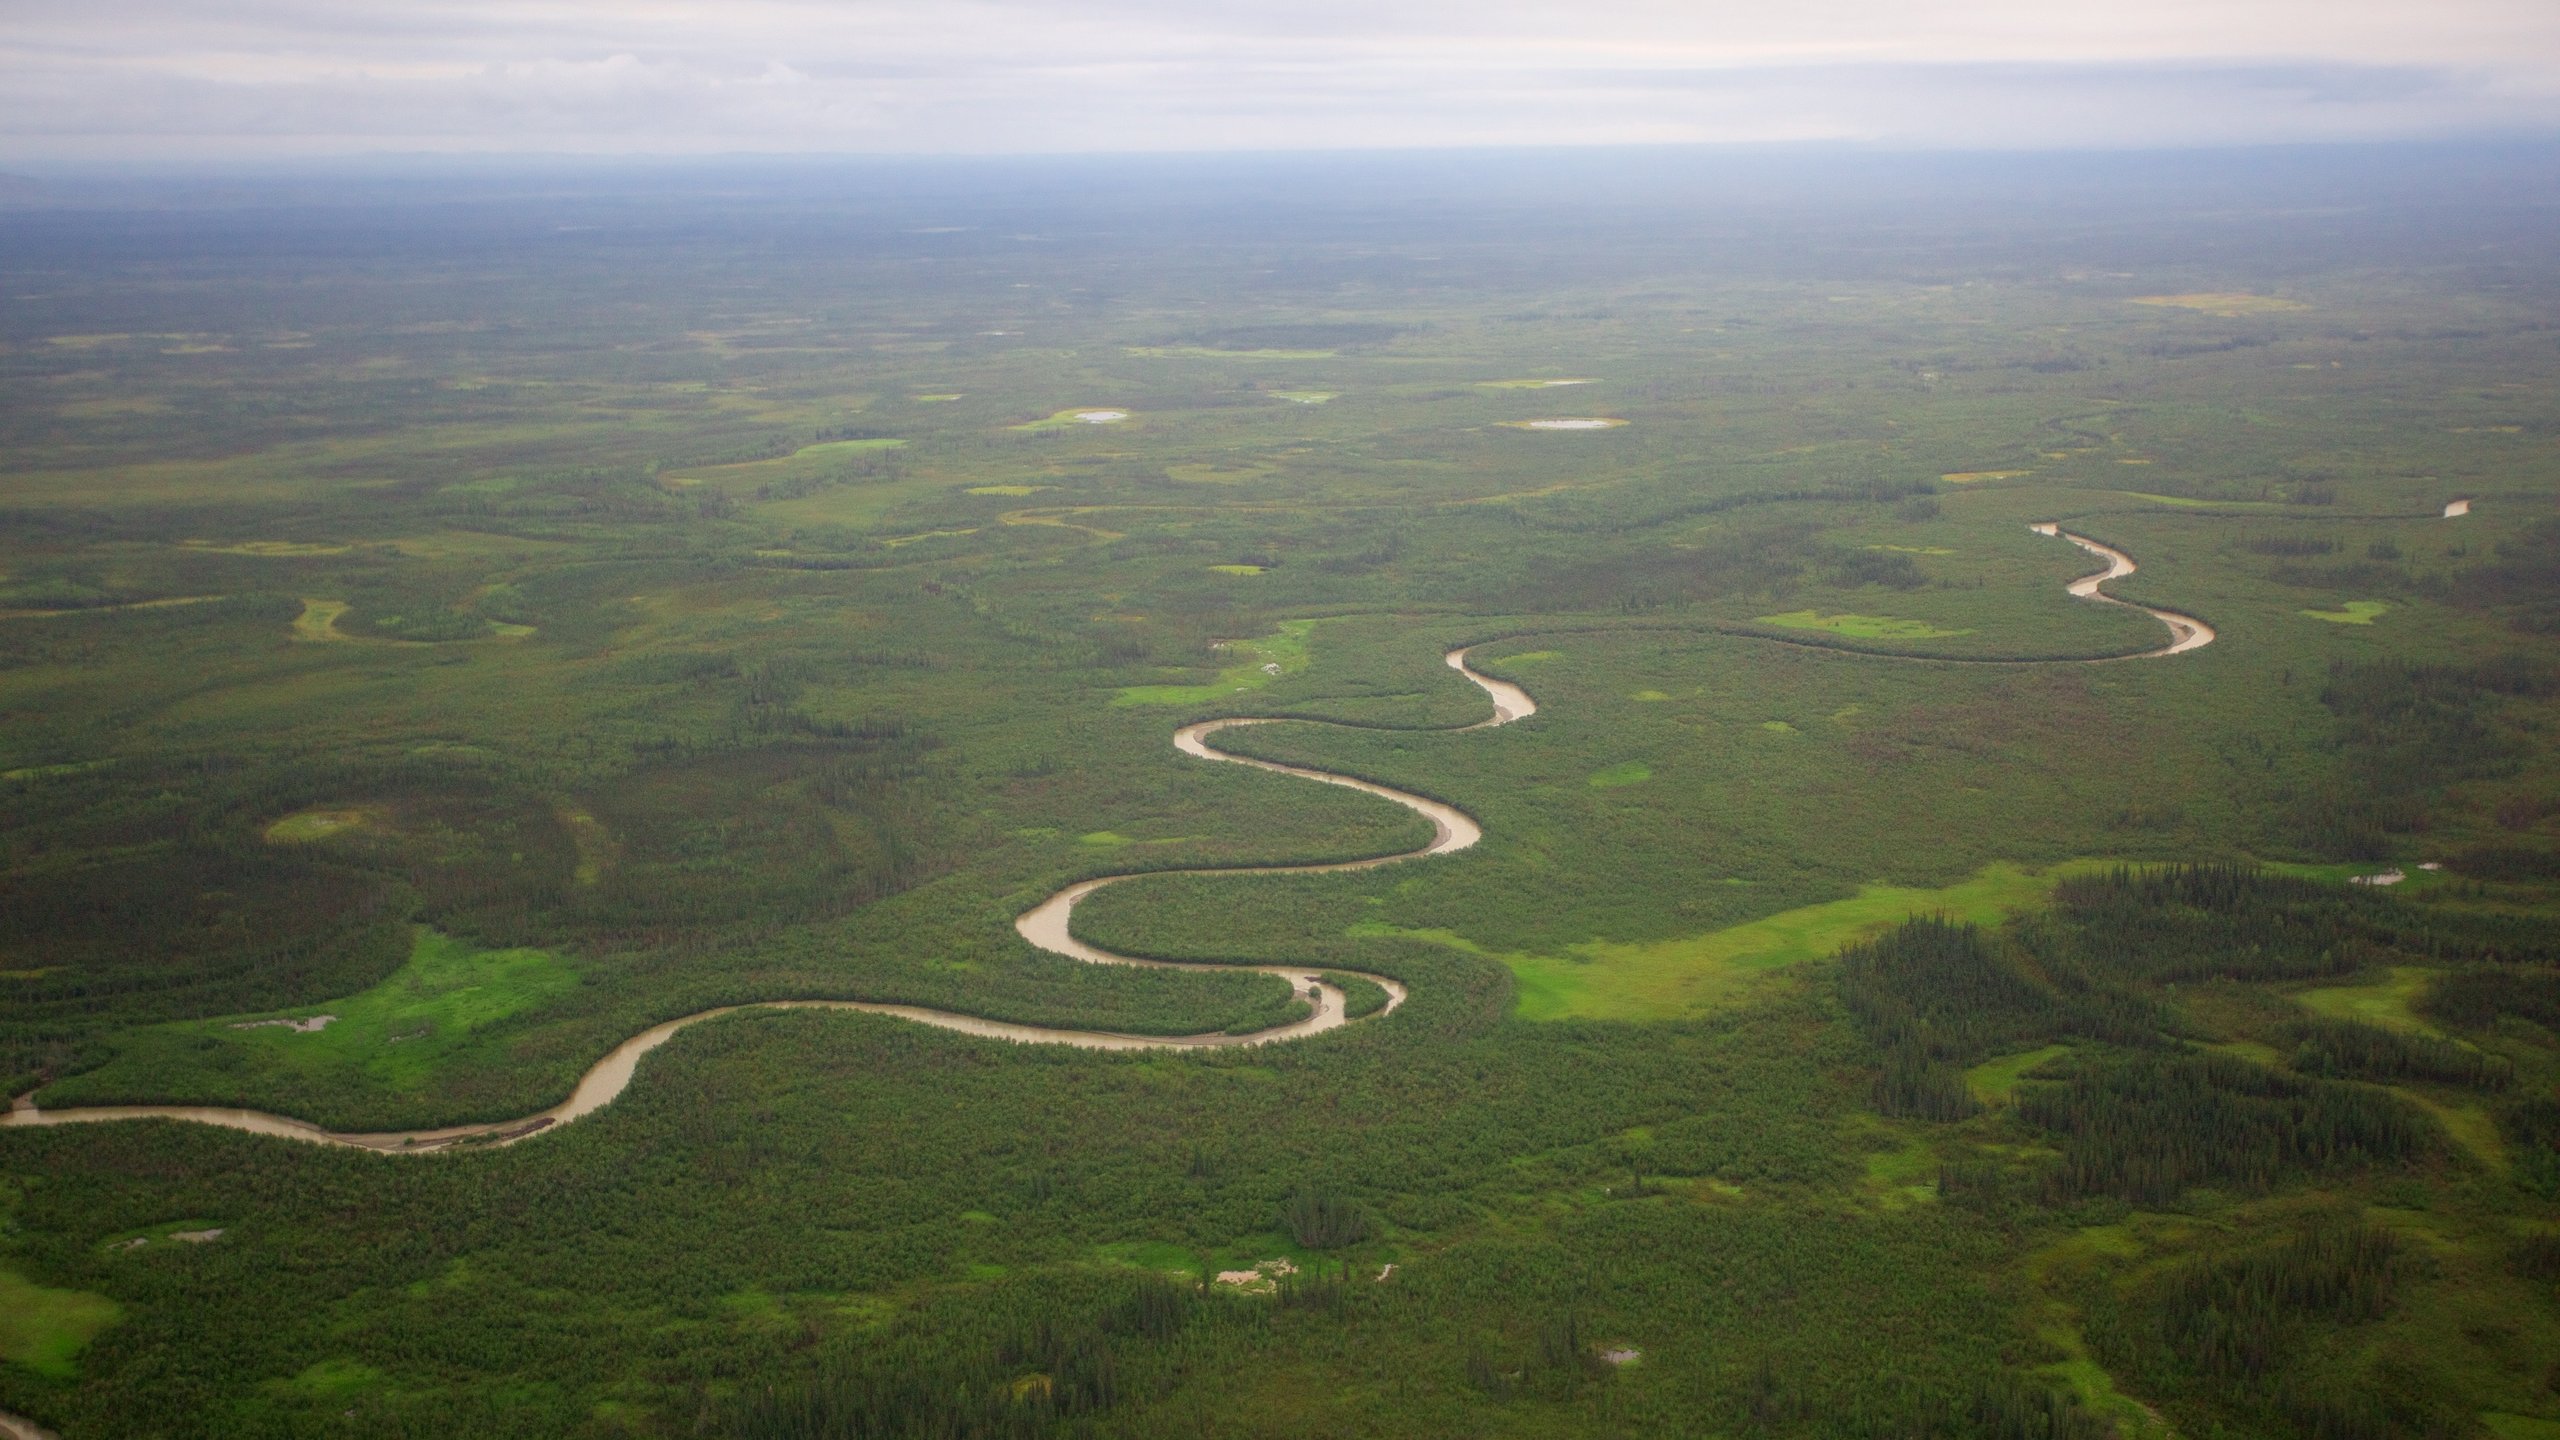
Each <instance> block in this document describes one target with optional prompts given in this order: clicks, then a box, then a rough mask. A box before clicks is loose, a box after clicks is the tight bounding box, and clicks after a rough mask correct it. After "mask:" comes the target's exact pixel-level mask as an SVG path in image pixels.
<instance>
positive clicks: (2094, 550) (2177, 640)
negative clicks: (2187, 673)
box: [2027, 520, 2214, 660]
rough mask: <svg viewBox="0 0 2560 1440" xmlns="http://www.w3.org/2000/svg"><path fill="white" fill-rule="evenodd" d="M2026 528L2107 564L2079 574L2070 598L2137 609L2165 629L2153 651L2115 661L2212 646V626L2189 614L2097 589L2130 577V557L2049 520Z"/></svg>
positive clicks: (2179, 653)
mask: <svg viewBox="0 0 2560 1440" xmlns="http://www.w3.org/2000/svg"><path fill="white" fill-rule="evenodd" d="M2027 528H2028V529H2030V530H2033V531H2034V532H2036V533H2037V534H2039V535H2052V536H2056V537H2058V538H2061V539H2064V540H2068V541H2070V542H2071V543H2072V544H2074V545H2077V546H2079V547H2080V548H2081V549H2083V550H2086V551H2088V552H2089V553H2090V554H2092V555H2095V556H2097V557H2098V558H2099V559H2101V560H2104V561H2106V562H2107V568H2106V569H2104V570H2101V571H2099V572H2098V573H2096V574H2094V575H2083V576H2081V577H2080V578H2079V579H2077V580H2074V581H2072V582H2071V584H2070V586H2069V589H2070V591H2071V593H2072V595H2073V596H2075V597H2077V598H2079V599H2082V600H2095V601H2097V602H2098V603H2099V604H2101V605H2122V606H2124V607H2125V608H2126V609H2128V610H2139V611H2141V612H2142V613H2143V614H2145V615H2148V616H2150V617H2151V618H2152V619H2154V620H2157V621H2159V622H2160V623H2161V624H2163V625H2165V626H2167V627H2169V643H2168V644H2166V645H2164V646H2162V647H2160V648H2159V649H2157V650H2145V651H2142V652H2141V653H2139V654H2135V655H2126V656H2121V657H2119V658H2121V659H2126V660H2148V659H2151V658H2153V657H2155V656H2160V655H2183V654H2185V653H2186V652H2188V651H2190V650H2201V649H2203V648H2204V647H2206V646H2207V645H2210V644H2212V643H2213V641H2214V633H2213V627H2212V626H2210V625H2207V624H2206V623H2204V622H2203V621H2201V620H2199V619H2197V618H2196V617H2194V616H2193V615H2181V614H2179V613H2178V612H2177V611H2175V610H2156V609H2153V608H2152V607H2151V606H2148V605H2136V604H2134V603H2133V602H2132V601H2130V600H2119V599H2117V598H2116V597H2114V596H2113V595H2109V594H2107V593H2106V592H2105V591H2103V590H2100V589H2099V588H2098V587H2099V586H2101V585H2104V584H2106V583H2107V582H2108V581H2110V580H2121V579H2123V578H2124V577H2126V576H2127V575H2130V574H2132V573H2133V572H2134V571H2135V570H2137V569H2139V568H2141V567H2139V566H2137V565H2135V564H2134V563H2133V557H2132V556H2130V555H2127V554H2126V553H2124V552H2123V551H2121V550H2118V549H2117V548H2115V547H2114V546H2112V545H2101V544H2099V543H2098V542H2097V541H2095V540H2092V539H2090V538H2089V537H2087V536H2085V535H2074V534H2072V533H2071V532H2070V531H2068V530H2065V529H2063V528H2062V527H2061V526H2060V525H2057V524H2055V523H2054V522H2052V521H2050V520H2048V521H2046V522H2045V523H2043V524H2041V525H2030V526H2028V527H2027Z"/></svg>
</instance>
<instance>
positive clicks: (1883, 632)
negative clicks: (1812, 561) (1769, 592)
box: [1759, 610, 1973, 640]
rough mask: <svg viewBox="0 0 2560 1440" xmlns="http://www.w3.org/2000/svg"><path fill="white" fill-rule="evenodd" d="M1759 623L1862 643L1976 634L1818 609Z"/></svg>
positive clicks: (1767, 617)
mask: <svg viewBox="0 0 2560 1440" xmlns="http://www.w3.org/2000/svg"><path fill="white" fill-rule="evenodd" d="M1759 623H1761V624H1763V625H1776V626H1778V627H1780V628H1782V629H1787V630H1821V631H1826V632H1828V633H1830V634H1833V635H1849V636H1854V637H1856V638H1858V639H1861V640H1944V639H1949V638H1952V637H1954V636H1957V635H1970V634H1972V633H1973V632H1972V631H1971V630H1941V629H1939V628H1938V627H1937V626H1935V625H1932V624H1930V623H1929V622H1928V621H1926V620H1902V619H1897V618H1895V617H1893V616H1891V615H1825V614H1822V613H1821V612H1819V611H1815V610H1790V611H1788V612H1787V613H1786V614H1784V615H1763V616H1761V617H1759Z"/></svg>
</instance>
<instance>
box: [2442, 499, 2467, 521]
mask: <svg viewBox="0 0 2560 1440" xmlns="http://www.w3.org/2000/svg"><path fill="white" fill-rule="evenodd" d="M2470 513H2471V502H2470V501H2468V500H2447V501H2446V502H2444V518H2446V519H2447V520H2451V519H2453V518H2455V517H2456V516H2461V515H2468V514H2470Z"/></svg>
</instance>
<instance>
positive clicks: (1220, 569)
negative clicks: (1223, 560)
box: [1209, 565, 1263, 575]
mask: <svg viewBox="0 0 2560 1440" xmlns="http://www.w3.org/2000/svg"><path fill="white" fill-rule="evenodd" d="M1262 569H1263V567H1261V566H1259V565H1212V566H1210V567H1209V571H1210V573H1211V574H1215V575H1259V574H1261V573H1262Z"/></svg>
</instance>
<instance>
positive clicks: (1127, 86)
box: [0, 0, 2560, 164]
mask: <svg viewBox="0 0 2560 1440" xmlns="http://www.w3.org/2000/svg"><path fill="white" fill-rule="evenodd" d="M2518 133H2531V134H2554V133H2560V0H1792V3H1783V0H1599V3H1595V0H1571V3H1567V0H1034V3H1023V0H0V163H7V162H11V161H16V162H20V163H38V164H41V163H45V162H52V163H57V164H58V163H63V162H69V161H77V160H80V159H84V158H99V159H116V160H142V161H149V160H191V159H204V158H227V159H242V158H258V157H267V156H283V155H308V154H341V153H363V152H380V151H498V152H545V151H550V152H560V151H607V152H629V153H704V152H727V151H788V152H811V151H815V152H830V151H836V152H891V153H916V152H938V151H968V152H1024V151H1080V150H1103V151H1132V150H1218V149H1236V148H1250V149H1301V148H1310V149H1321V148H1339V147H1404V146H1437V145H1516V144H1598V143H1620V144H1623V143H1661V142H1728V143H1729V142H1764V141H1847V142H1860V143H1870V144H1884V145H1897V146H1953V147H1982V146H1988V147H2012V146H2027V147H2062V146H2089V145H2095V146H2145V145H2173V146H2174V145H2192V144H2232V143H2259V142H2270V141H2305V140H2360V139H2405V138H2435V137H2444V136H2464V135H2482V134H2492V135H2512V134H2518Z"/></svg>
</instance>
